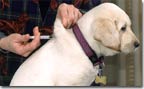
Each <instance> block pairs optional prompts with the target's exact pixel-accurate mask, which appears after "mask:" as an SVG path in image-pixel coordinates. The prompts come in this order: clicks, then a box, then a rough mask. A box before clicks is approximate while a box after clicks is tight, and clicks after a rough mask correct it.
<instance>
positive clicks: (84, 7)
mask: <svg viewBox="0 0 144 89" xmlns="http://www.w3.org/2000/svg"><path fill="white" fill-rule="evenodd" d="M101 3H102V1H101V0H89V2H87V3H85V4H82V5H81V6H80V8H79V9H80V10H82V11H85V12H87V11H89V10H90V9H92V8H93V7H95V6H98V5H99V4H101Z"/></svg>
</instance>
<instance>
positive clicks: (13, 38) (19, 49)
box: [0, 27, 40, 57]
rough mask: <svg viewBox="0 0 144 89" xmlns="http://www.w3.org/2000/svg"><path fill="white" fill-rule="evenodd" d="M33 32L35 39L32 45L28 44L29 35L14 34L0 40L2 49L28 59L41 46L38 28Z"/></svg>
mask: <svg viewBox="0 0 144 89" xmlns="http://www.w3.org/2000/svg"><path fill="white" fill-rule="evenodd" d="M33 32H34V36H35V38H34V40H32V42H30V43H28V40H29V38H30V36H29V34H26V35H20V34H17V33H14V34H11V35H9V36H7V37H4V38H2V39H1V40H0V47H1V48H2V49H5V50H8V51H11V52H13V53H16V54H19V55H22V56H24V57H27V56H28V55H29V54H30V53H31V52H32V51H33V50H35V49H36V48H37V47H38V46H39V45H40V32H39V30H38V27H35V28H34V29H33Z"/></svg>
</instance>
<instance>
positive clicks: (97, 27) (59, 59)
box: [10, 3, 139, 86]
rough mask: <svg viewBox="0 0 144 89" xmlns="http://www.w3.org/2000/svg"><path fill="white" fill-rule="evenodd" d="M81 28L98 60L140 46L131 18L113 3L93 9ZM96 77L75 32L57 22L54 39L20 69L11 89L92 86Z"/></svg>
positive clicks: (83, 18)
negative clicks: (132, 27)
mask: <svg viewBox="0 0 144 89" xmlns="http://www.w3.org/2000/svg"><path fill="white" fill-rule="evenodd" d="M77 24H78V26H79V28H80V30H81V32H82V34H83V36H84V38H85V39H86V41H87V43H88V44H89V46H90V47H91V48H92V49H93V50H94V52H95V53H96V54H97V56H98V57H100V56H101V55H103V56H112V55H115V54H117V53H120V52H124V53H129V52H132V51H134V50H135V48H137V47H138V46H139V41H138V39H137V38H136V36H135V35H134V34H133V32H132V31H131V21H130V19H129V17H128V15H127V14H126V13H125V12H124V11H123V10H122V9H120V8H119V7H118V6H116V5H114V4H112V3H104V4H101V5H99V6H97V7H95V8H93V9H92V10H90V11H89V12H87V13H86V14H85V15H83V16H82V18H80V19H79V21H78V22H77ZM96 74H97V70H95V68H94V66H93V64H92V63H91V61H90V60H89V58H88V57H87V56H86V54H85V53H84V51H83V49H82V47H81V46H80V44H79V42H78V40H77V39H76V36H75V35H74V34H73V31H72V29H67V30H66V29H65V28H64V27H63V25H62V23H61V21H60V19H59V18H56V21H55V25H54V34H53V38H52V39H51V40H49V41H48V42H47V43H46V44H45V45H44V46H42V47H41V48H40V49H39V50H38V51H36V52H35V53H34V54H33V55H32V56H30V57H29V58H28V59H27V60H26V61H25V62H24V63H23V64H22V65H21V66H20V67H19V69H18V70H17V71H16V73H15V75H14V77H13V79H12V81H11V83H10V86H89V85H90V84H91V83H92V82H93V81H94V79H95V76H96Z"/></svg>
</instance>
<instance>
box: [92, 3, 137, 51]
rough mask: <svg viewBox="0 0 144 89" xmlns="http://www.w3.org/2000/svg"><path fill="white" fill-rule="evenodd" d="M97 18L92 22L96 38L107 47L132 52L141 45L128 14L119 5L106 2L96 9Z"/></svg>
mask: <svg viewBox="0 0 144 89" xmlns="http://www.w3.org/2000/svg"><path fill="white" fill-rule="evenodd" d="M96 10H98V11H97V13H98V12H99V13H98V14H95V15H96V16H95V17H96V18H95V20H94V22H93V24H92V26H91V27H92V29H94V39H95V40H96V41H98V42H100V44H101V45H103V46H104V47H105V48H107V49H110V50H113V51H117V52H124V53H130V52H132V51H133V50H134V49H135V48H137V47H138V46H139V40H138V39H137V38H136V36H135V35H134V33H133V32H132V30H131V21H130V19H129V17H128V15H127V14H126V13H125V12H124V11H123V10H122V9H120V8H119V7H118V6H116V5H114V4H111V3H105V4H102V5H100V6H98V8H97V9H96Z"/></svg>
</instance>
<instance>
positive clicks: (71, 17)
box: [57, 3, 82, 28]
mask: <svg viewBox="0 0 144 89" xmlns="http://www.w3.org/2000/svg"><path fill="white" fill-rule="evenodd" d="M81 16H82V14H81V13H80V11H79V10H78V9H77V8H76V7H74V6H73V5H69V4H65V3H63V4H61V5H60V6H59V7H58V12H57V17H59V18H60V19H61V20H62V24H63V25H64V27H65V28H69V27H70V26H72V25H74V24H75V23H76V22H77V20H78V19H79V18H80V17H81Z"/></svg>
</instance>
